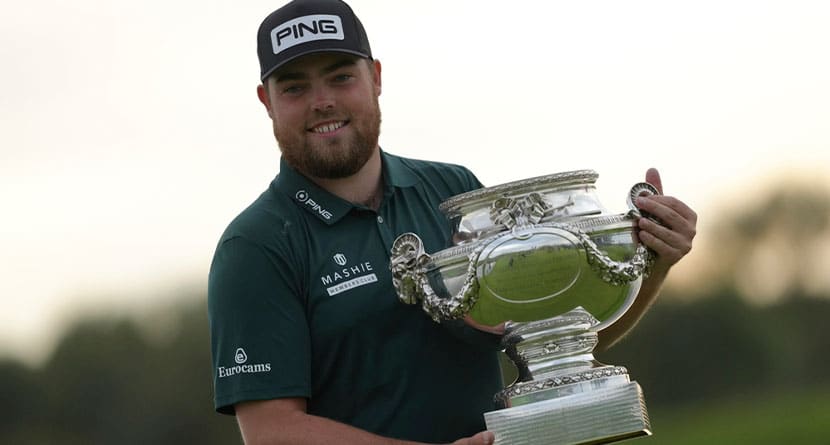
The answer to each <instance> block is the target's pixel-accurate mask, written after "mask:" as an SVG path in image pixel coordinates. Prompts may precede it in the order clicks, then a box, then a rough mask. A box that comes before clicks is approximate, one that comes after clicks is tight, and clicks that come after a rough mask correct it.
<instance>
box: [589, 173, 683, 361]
mask: <svg viewBox="0 0 830 445" xmlns="http://www.w3.org/2000/svg"><path fill="white" fill-rule="evenodd" d="M646 182H649V183H651V184H652V185H654V186H655V187H657V190H659V191H660V193H661V195H655V196H649V197H641V198H638V200H637V207H639V208H640V209H641V210H644V211H646V212H648V213H650V214H652V215H653V216H655V217H656V218H657V219H658V220H660V221H661V222H662V224H657V223H655V222H654V221H652V220H650V219H648V218H640V220H639V222H638V226H639V227H638V228H639V229H640V230H639V232H638V236H639V238H640V241H642V242H643V244H645V245H646V246H647V247H649V248H650V249H651V250H652V251H654V252H655V253H656V254H657V258H656V260H655V262H654V266H653V267H652V271H651V274H650V275H649V277H648V278H646V279H645V280H643V285H642V287H641V288H640V293H639V294H637V298H636V299H635V300H634V303H633V304H632V305H631V308H629V309H628V311H627V312H626V313H625V315H623V316H622V318H620V319H619V320H618V321H617V322H615V323H614V324H612V325H611V326H608V327H607V328H605V329H603V330H602V331H600V333H599V345H597V348H596V350H597V351H603V350H605V349H608V348H609V347H610V346H611V345H613V344H614V343H616V342H617V341H618V340H620V339H621V338H622V337H623V336H624V335H625V334H626V333H627V332H628V331H630V330H631V329H632V328H633V327H634V326H635V325H636V324H637V322H639V321H640V318H642V317H643V315H644V314H645V313H646V311H647V310H648V308H649V307H651V305H652V303H654V301H655V300H656V299H657V295H658V294H659V293H660V288H661V287H662V286H663V282H664V281H665V280H666V276H668V273H669V270H670V269H671V267H672V266H674V265H675V264H676V263H677V262H678V261H680V259H681V258H683V257H684V256H686V254H687V253H689V251H690V250H691V249H692V240H693V239H694V237H695V235H696V233H697V214H696V213H695V212H694V210H692V209H691V208H689V206H687V205H686V204H685V203H683V202H682V201H680V200H679V199H677V198H674V197H672V196H663V195H662V193H663V185H662V182H661V181H660V173H658V172H657V170H656V169H653V168H652V169H649V170H648V172H647V173H646Z"/></svg>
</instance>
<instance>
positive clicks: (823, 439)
mask: <svg viewBox="0 0 830 445" xmlns="http://www.w3.org/2000/svg"><path fill="white" fill-rule="evenodd" d="M649 411H650V415H651V423H652V430H653V432H654V435H653V436H651V437H648V438H644V439H642V440H641V441H640V443H642V444H643V445H658V444H671V445H692V444H695V445H697V444H730V445H732V444H735V445H740V444H753V445H780V444H785V445H801V444H830V388H821V389H815V390H812V391H808V390H799V391H795V392H787V393H776V394H758V395H753V396H744V397H740V398H734V399H729V400H725V401H712V402H709V403H705V404H699V405H694V406H686V407H683V408H668V407H667V408H665V409H662V408H659V407H649ZM631 443H632V444H634V443H637V442H631Z"/></svg>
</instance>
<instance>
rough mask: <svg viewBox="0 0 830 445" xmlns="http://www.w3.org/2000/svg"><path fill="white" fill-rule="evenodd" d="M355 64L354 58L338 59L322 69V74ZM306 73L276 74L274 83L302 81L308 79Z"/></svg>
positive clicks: (289, 72)
mask: <svg viewBox="0 0 830 445" xmlns="http://www.w3.org/2000/svg"><path fill="white" fill-rule="evenodd" d="M356 64H357V59H356V58H354V57H347V58H343V59H340V60H338V61H336V62H334V63H332V64H331V65H328V66H326V67H324V68H323V69H322V71H321V72H322V74H330V73H332V72H334V71H337V70H339V69H340V68H344V67H349V66H354V65H356ZM308 77H309V76H308V73H305V72H302V71H286V72H283V73H276V74H275V78H274V80H275V82H277V83H279V82H290V81H292V80H304V79H308Z"/></svg>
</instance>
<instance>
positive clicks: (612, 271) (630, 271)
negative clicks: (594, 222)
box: [576, 182, 660, 286]
mask: <svg viewBox="0 0 830 445" xmlns="http://www.w3.org/2000/svg"><path fill="white" fill-rule="evenodd" d="M659 194H660V191H659V190H657V188H656V187H654V186H653V185H651V184H649V183H648V182H638V183H637V184H634V186H632V187H631V191H629V193H628V207H629V209H630V211H629V212H628V217H629V218H632V219H633V220H634V221H635V222H636V221H637V219H639V218H649V219H651V220H653V221H655V222H657V223H660V221H659V220H657V219H656V218H655V217H653V216H652V215H651V214H649V213H647V212H645V211H644V210H640V208H639V207H637V204H636V199H637V198H638V197H640V196H653V195H659ZM576 235H577V236H578V237H579V238H580V239H581V240H582V242H583V245H584V246H585V250H586V251H587V252H588V262H589V263H590V264H591V268H592V269H594V271H595V272H597V273H598V274H599V276H600V277H601V278H602V279H603V280H604V281H605V282H606V283H609V284H613V285H617V286H618V285H623V284H626V283H629V282H631V281H634V280H636V279H637V278H640V277H641V276H642V277H647V276H648V275H649V272H650V271H651V265H652V264H654V254H653V252H651V251H650V250H649V249H648V248H647V247H646V246H645V245H643V244H642V243H640V242H638V243H637V248H636V250H635V252H634V256H633V257H632V258H631V259H630V260H628V261H615V260H613V259H611V257H609V256H608V255H607V254H606V253H605V252H603V251H601V250H600V249H599V248H598V247H597V245H596V243H594V242H593V241H592V240H591V239H590V237H588V236H587V235H585V234H584V233H580V234H576Z"/></svg>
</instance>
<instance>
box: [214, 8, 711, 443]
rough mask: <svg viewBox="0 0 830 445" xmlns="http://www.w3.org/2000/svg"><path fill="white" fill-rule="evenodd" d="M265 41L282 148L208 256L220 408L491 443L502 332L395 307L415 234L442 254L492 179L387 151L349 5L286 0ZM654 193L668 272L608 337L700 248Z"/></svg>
mask: <svg viewBox="0 0 830 445" xmlns="http://www.w3.org/2000/svg"><path fill="white" fill-rule="evenodd" d="M258 54H259V60H260V68H261V71H260V79H261V81H262V84H261V85H260V86H258V88H257V94H258V97H259V100H260V101H261V102H262V104H263V105H264V106H265V109H266V111H267V113H268V115H269V117H270V118H271V120H272V124H273V131H274V136H275V138H276V140H277V143H278V145H279V148H280V151H281V153H282V157H281V161H280V172H279V174H278V175H277V177H276V178H275V179H274V180H273V181H272V182H271V184H270V186H269V187H268V189H267V190H266V191H265V192H264V193H262V195H260V196H259V198H258V199H256V200H255V201H254V202H253V203H252V204H251V205H250V206H249V207H248V208H247V209H245V210H244V211H243V212H242V213H241V214H240V215H239V216H238V217H237V218H235V219H234V221H233V222H231V224H230V225H229V226H228V228H227V229H226V230H225V232H224V233H223V234H222V237H221V239H220V241H219V244H218V246H217V249H216V253H215V255H214V259H213V263H212V265H211V270H210V277H209V287H208V309H209V317H210V329H211V347H212V353H213V364H214V369H215V374H214V387H215V396H214V400H215V407H216V409H217V411H219V412H220V413H225V414H235V415H236V417H237V420H238V423H239V426H240V430H241V432H242V436H243V438H244V440H245V442H246V443H247V444H278V443H280V444H281V443H285V444H331V443H339V444H375V443H377V444H396V443H450V442H452V443H456V444H459V445H461V444H468V445H473V444H488V443H492V442H493V435H492V434H491V433H489V432H486V431H483V429H484V427H485V426H484V419H483V413H484V412H487V411H491V410H493V409H494V408H495V405H494V402H493V399H492V397H493V394H495V393H496V392H497V391H499V390H500V389H501V388H502V382H501V378H500V371H499V366H498V360H497V353H498V346H499V339H500V337H499V335H498V334H492V333H488V332H484V330H488V331H493V329H490V328H489V327H482V328H484V329H482V330H478V329H474V328H472V327H470V326H468V325H466V324H464V323H463V322H458V323H453V322H444V323H442V324H437V323H434V322H433V321H432V320H431V319H430V318H429V317H428V316H426V314H424V313H423V311H421V309H420V308H419V307H416V306H409V305H404V304H401V303H399V302H398V299H397V294H396V292H395V289H394V287H393V285H392V279H391V273H390V270H389V255H390V248H391V245H392V242H393V241H394V240H395V238H397V236H398V235H400V234H402V233H406V232H414V233H418V234H419V236H420V237H421V238H422V240H423V241H424V245H425V248H426V250H427V251H429V252H434V251H438V250H441V249H444V248H446V247H448V246H449V245H450V244H451V236H452V230H451V227H450V225H449V223H448V221H447V220H446V218H445V217H444V215H443V214H442V213H441V212H440V211H439V210H438V205H439V204H440V203H441V202H442V201H444V200H446V199H447V198H449V197H451V196H454V195H457V194H460V193H464V192H467V191H470V190H474V189H477V188H480V187H481V183H480V182H479V181H478V179H476V177H475V176H474V175H473V174H472V173H471V172H470V171H469V170H467V169H466V168H464V167H461V166H458V165H451V164H445V163H439V162H429V161H421V160H413V159H406V158H402V157H398V156H395V155H392V154H390V153H388V152H386V151H384V150H381V148H380V146H379V145H378V137H379V133H380V121H381V117H380V116H381V114H380V108H379V105H378V97H379V96H380V94H381V64H380V62H379V61H377V60H374V59H373V57H372V53H371V49H370V47H369V41H368V38H367V36H366V32H365V30H364V28H363V25H362V24H361V23H360V21H359V20H358V18H357V17H356V16H355V14H354V12H353V11H352V10H351V8H350V7H349V6H348V5H346V4H345V3H343V2H341V1H337V0H297V1H293V2H291V3H289V4H287V5H285V6H284V7H282V8H280V9H278V10H276V11H275V12H273V13H272V14H271V15H269V16H268V17H267V18H266V19H265V20H264V21H263V23H262V24H261V26H260V28H259V33H258ZM649 175H650V178H649V179H650V180H651V181H652V182H656V183H657V184H658V185H659V176H656V171H653V172H650V173H649ZM647 201H648V202H646V203H642V204H641V205H640V207H641V208H642V209H644V210H646V211H649V212H650V213H652V214H653V215H655V216H657V217H658V218H660V219H661V220H663V221H666V222H668V224H667V225H666V227H662V226H657V225H656V224H653V223H652V222H651V221H648V220H646V219H643V220H642V222H641V227H640V229H641V232H640V233H641V235H640V237H641V239H642V240H643V242H644V243H646V244H647V245H649V247H651V248H653V249H654V250H655V251H657V253H658V260H657V264H656V266H655V274H654V275H652V278H650V279H649V281H648V282H647V284H644V286H643V290H642V291H641V293H640V296H639V297H638V301H637V303H636V304H635V308H633V310H630V311H629V314H626V318H627V320H621V322H618V323H617V324H616V325H615V326H614V328H615V331H612V332H614V334H613V335H612V336H611V337H610V338H607V339H603V341H604V342H606V343H609V342H612V341H613V340H615V339H616V338H618V337H619V336H621V335H622V334H623V333H624V332H625V331H627V330H628V329H630V328H631V327H632V326H633V325H634V324H635V323H636V320H637V319H638V318H639V317H640V316H641V315H642V314H643V313H644V312H645V310H646V309H647V307H648V306H649V304H650V303H651V302H652V301H653V300H654V298H655V297H656V295H657V291H658V290H659V287H660V284H661V283H662V281H663V279H664V278H665V275H666V273H667V272H668V270H669V268H670V267H671V265H672V264H674V263H675V262H677V261H678V260H679V259H680V258H681V257H682V256H683V255H685V253H686V252H688V250H689V249H690V248H691V240H692V238H693V237H694V227H695V221H694V220H695V216H694V212H692V211H691V210H690V209H688V207H686V206H685V205H684V204H683V203H681V202H680V201H677V200H676V199H674V198H670V197H665V196H659V197H653V198H649V199H647ZM495 331H496V332H498V330H497V329H496V330H495ZM603 332H605V331H603Z"/></svg>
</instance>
